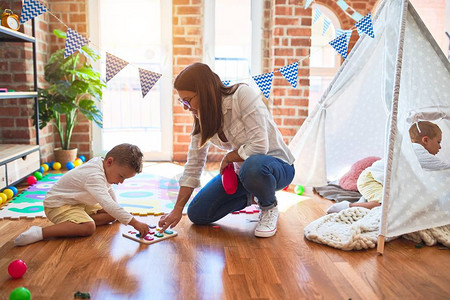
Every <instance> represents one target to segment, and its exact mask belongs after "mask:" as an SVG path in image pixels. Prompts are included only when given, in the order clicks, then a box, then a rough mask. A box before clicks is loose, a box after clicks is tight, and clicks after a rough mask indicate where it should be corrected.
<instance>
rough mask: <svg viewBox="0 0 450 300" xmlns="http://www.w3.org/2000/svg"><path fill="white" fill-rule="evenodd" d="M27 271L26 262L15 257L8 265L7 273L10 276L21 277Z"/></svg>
mask: <svg viewBox="0 0 450 300" xmlns="http://www.w3.org/2000/svg"><path fill="white" fill-rule="evenodd" d="M26 271H27V264H26V263H25V262H24V261H23V260H21V259H16V260H14V261H12V262H11V263H10V264H9V266H8V273H9V275H11V277H12V278H21V277H22V276H23V275H24V274H25V272H26Z"/></svg>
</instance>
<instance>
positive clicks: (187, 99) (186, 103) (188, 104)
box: [178, 95, 197, 108]
mask: <svg viewBox="0 0 450 300" xmlns="http://www.w3.org/2000/svg"><path fill="white" fill-rule="evenodd" d="M196 96H197V95H194V96H192V97H184V98H178V101H179V102H180V103H181V104H183V105H184V106H186V107H187V108H191V101H192V99H194V98H195V97H196Z"/></svg>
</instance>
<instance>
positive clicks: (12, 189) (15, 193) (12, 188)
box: [8, 186, 18, 196]
mask: <svg viewBox="0 0 450 300" xmlns="http://www.w3.org/2000/svg"><path fill="white" fill-rule="evenodd" d="M8 189H10V190H11V191H13V193H14V196H15V195H17V193H18V191H17V188H16V187H15V186H9V187H8Z"/></svg>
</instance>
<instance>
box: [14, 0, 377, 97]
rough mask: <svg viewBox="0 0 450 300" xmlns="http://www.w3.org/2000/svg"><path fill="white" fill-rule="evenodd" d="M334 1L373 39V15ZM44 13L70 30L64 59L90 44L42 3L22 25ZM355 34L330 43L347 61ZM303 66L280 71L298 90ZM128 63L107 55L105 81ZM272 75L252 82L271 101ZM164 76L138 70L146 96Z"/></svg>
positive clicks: (31, 5)
mask: <svg viewBox="0 0 450 300" xmlns="http://www.w3.org/2000/svg"><path fill="white" fill-rule="evenodd" d="M334 1H335V2H336V4H337V5H338V6H339V7H340V8H341V9H342V10H343V12H344V13H345V14H346V15H347V16H349V17H351V18H352V19H354V20H355V21H356V24H355V26H356V29H357V31H358V34H359V35H360V36H361V35H362V34H367V35H369V36H370V37H372V38H374V37H375V34H374V29H373V23H372V18H371V13H368V14H367V15H366V16H362V15H361V14H360V13H358V12H357V11H356V10H355V9H353V8H352V7H351V6H349V5H348V4H347V3H346V1H345V0H334ZM313 2H314V0H305V1H304V3H305V4H304V8H305V9H308V8H309V7H310V6H311V4H312V3H313ZM313 8H314V11H313V24H315V23H316V22H317V21H318V20H319V19H320V18H321V16H322V15H324V22H323V28H322V35H325V33H326V32H327V31H328V29H329V27H330V26H331V21H330V20H329V19H328V18H327V17H326V16H325V14H323V13H322V12H321V11H320V10H319V8H318V7H313ZM45 12H49V13H50V14H51V15H52V16H53V17H54V18H56V19H57V20H58V21H59V22H60V23H62V24H63V25H64V26H65V27H67V28H68V30H67V37H66V41H65V50H64V58H67V57H69V56H70V55H72V54H73V53H74V52H76V51H78V50H79V49H80V48H81V47H83V46H84V45H86V44H87V43H88V42H89V40H88V39H87V38H85V37H84V36H82V35H81V34H79V33H78V32H77V31H75V30H73V29H71V28H69V26H68V25H66V24H65V23H64V22H63V21H61V20H60V19H59V18H58V17H56V16H55V15H54V14H52V13H51V12H50V11H49V9H48V8H47V7H46V6H45V5H44V4H42V3H41V2H40V0H23V6H22V12H21V16H20V24H23V23H25V22H27V21H28V20H30V19H32V18H35V17H37V16H39V15H41V14H43V13H45ZM352 33H353V30H342V29H336V38H335V39H334V40H332V41H331V42H329V44H330V45H331V46H332V47H333V48H334V49H335V50H336V51H337V52H338V53H339V54H340V55H342V57H344V58H345V59H346V58H347V51H348V45H349V42H350V38H351V35H352ZM105 52H106V51H105ZM300 63H301V61H296V62H294V63H292V64H289V65H286V66H284V67H281V68H280V69H279V70H278V71H279V72H280V73H281V74H282V75H283V77H284V78H285V79H286V80H287V81H289V83H290V84H291V86H292V87H293V88H297V81H298V69H299V65H300ZM129 64H130V63H129V62H127V61H125V60H123V59H121V58H119V57H116V56H114V55H112V54H110V53H108V52H106V82H109V81H110V80H111V79H112V78H114V77H115V76H116V75H117V74H118V73H119V72H120V71H121V70H122V69H123V68H125V67H126V66H127V65H129ZM273 73H274V72H269V73H264V74H260V75H254V76H252V78H253V80H254V81H255V82H256V84H257V85H258V87H259V89H260V90H261V91H262V93H263V95H264V97H266V98H269V96H270V91H271V89H272V82H273ZM161 76H162V74H159V73H155V72H152V71H148V70H144V69H141V68H139V77H140V84H141V90H142V96H143V97H145V96H146V95H147V94H148V92H149V91H150V90H151V89H152V88H153V86H154V85H155V84H156V82H157V81H158V80H159V78H161ZM233 81H236V80H233ZM222 82H223V84H224V85H225V86H229V85H230V83H231V80H223V81H222Z"/></svg>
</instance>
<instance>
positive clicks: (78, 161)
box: [73, 158, 83, 167]
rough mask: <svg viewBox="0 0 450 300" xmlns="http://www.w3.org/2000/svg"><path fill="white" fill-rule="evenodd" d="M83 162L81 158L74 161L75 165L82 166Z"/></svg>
mask: <svg viewBox="0 0 450 300" xmlns="http://www.w3.org/2000/svg"><path fill="white" fill-rule="evenodd" d="M82 164H83V161H82V160H81V159H79V158H77V159H75V161H74V162H73V165H74V166H75V167H78V166H81V165H82Z"/></svg>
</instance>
